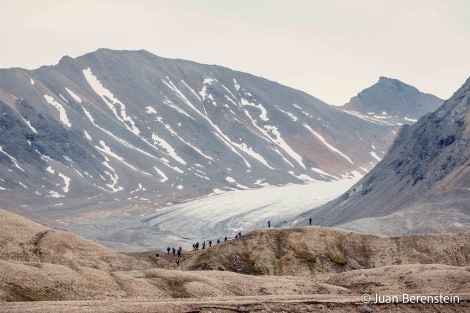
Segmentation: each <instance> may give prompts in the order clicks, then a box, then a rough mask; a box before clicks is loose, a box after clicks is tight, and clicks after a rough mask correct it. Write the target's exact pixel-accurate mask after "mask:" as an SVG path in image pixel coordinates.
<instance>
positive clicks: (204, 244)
mask: <svg viewBox="0 0 470 313" xmlns="http://www.w3.org/2000/svg"><path fill="white" fill-rule="evenodd" d="M205 248H206V241H205V240H204V241H203V243H202V249H205Z"/></svg>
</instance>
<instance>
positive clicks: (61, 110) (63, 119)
mask: <svg viewBox="0 0 470 313" xmlns="http://www.w3.org/2000/svg"><path fill="white" fill-rule="evenodd" d="M44 98H45V99H46V101H47V103H49V104H51V105H52V106H54V107H55V108H56V109H57V110H58V111H59V119H60V121H61V122H62V123H63V124H64V125H65V126H67V127H69V128H70V127H72V124H71V123H70V121H69V119H68V117H67V112H66V111H65V109H64V107H63V106H62V104H60V103H59V102H57V101H56V100H55V99H54V97H52V96H49V95H48V94H45V95H44Z"/></svg>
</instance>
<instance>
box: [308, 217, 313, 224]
mask: <svg viewBox="0 0 470 313" xmlns="http://www.w3.org/2000/svg"><path fill="white" fill-rule="evenodd" d="M308 223H309V224H310V226H312V218H309V219H308Z"/></svg>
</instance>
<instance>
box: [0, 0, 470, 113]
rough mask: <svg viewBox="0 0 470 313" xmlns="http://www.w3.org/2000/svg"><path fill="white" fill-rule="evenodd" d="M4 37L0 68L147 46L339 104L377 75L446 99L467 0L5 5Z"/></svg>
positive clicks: (463, 43)
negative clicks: (227, 68) (100, 50)
mask: <svg viewBox="0 0 470 313" xmlns="http://www.w3.org/2000/svg"><path fill="white" fill-rule="evenodd" d="M0 40H1V41H0V42H1V46H0V68H10V67H23V68H27V69H35V68H38V67H40V66H42V65H54V64H57V63H58V62H59V60H60V58H61V57H62V56H64V55H69V56H71V57H78V56H80V55H83V54H86V53H88V52H92V51H95V50H96V49H98V48H111V49H123V50H139V49H145V50H147V51H149V52H152V53H154V54H156V55H159V56H162V57H167V58H182V59H187V60H192V61H196V62H200V63H205V64H217V65H222V66H226V67H229V68H231V69H234V70H239V71H243V72H248V73H251V74H254V75H257V76H262V77H265V78H267V79H270V80H274V81H277V82H279V83H281V84H284V85H287V86H290V87H293V88H296V89H300V90H303V91H305V92H308V93H310V94H311V95H313V96H315V97H317V98H319V99H321V100H323V101H325V102H326V103H329V104H334V105H341V104H344V103H346V102H348V100H349V99H350V98H351V97H353V96H355V95H356V94H357V93H358V92H360V91H361V90H363V89H364V88H367V87H369V86H371V85H373V84H375V83H376V82H377V81H378V79H379V77H380V76H386V77H390V78H396V79H399V80H401V81H403V82H405V83H408V84H410V85H413V86H415V87H417V88H418V89H420V90H421V91H423V92H427V93H432V94H435V95H437V96H439V97H441V98H444V99H447V98H449V97H450V96H451V95H452V94H453V93H454V92H455V91H456V90H457V89H458V88H459V87H460V86H461V85H462V84H463V83H464V82H465V80H466V79H467V78H468V77H469V76H470V1H468V0H192V1H191V0H167V1H162V0H95V1H93V0H15V1H13V0H0Z"/></svg>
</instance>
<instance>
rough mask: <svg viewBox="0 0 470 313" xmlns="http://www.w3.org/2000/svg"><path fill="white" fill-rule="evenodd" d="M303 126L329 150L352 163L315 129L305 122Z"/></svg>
mask: <svg viewBox="0 0 470 313" xmlns="http://www.w3.org/2000/svg"><path fill="white" fill-rule="evenodd" d="M303 125H304V127H305V128H307V129H308V130H309V131H310V132H311V133H312V134H313V135H315V137H317V138H318V139H319V140H320V141H321V142H322V143H323V144H324V145H325V146H326V147H327V148H328V149H330V150H331V151H333V152H336V153H338V154H339V155H340V156H342V157H343V158H345V159H346V160H347V161H348V162H349V163H351V164H354V163H353V161H352V160H351V159H350V158H349V157H348V156H347V155H345V154H344V153H342V152H341V151H340V150H338V149H336V148H335V147H333V146H332V145H330V144H329V143H328V142H327V141H326V140H325V138H323V137H322V136H321V135H320V134H319V133H317V132H316V131H314V130H313V129H312V128H311V127H310V126H308V125H307V124H303Z"/></svg>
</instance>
